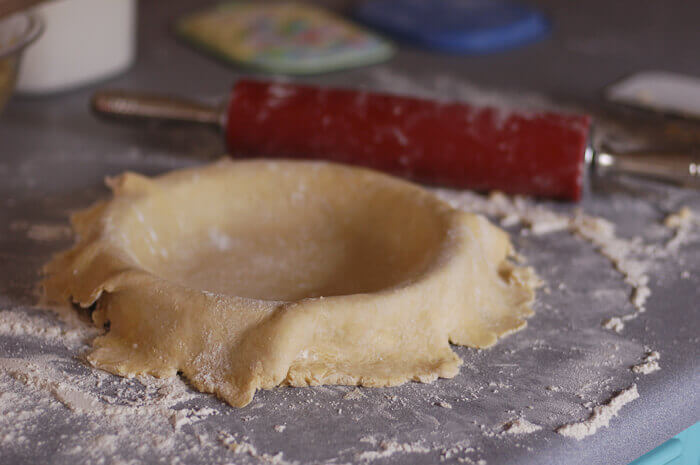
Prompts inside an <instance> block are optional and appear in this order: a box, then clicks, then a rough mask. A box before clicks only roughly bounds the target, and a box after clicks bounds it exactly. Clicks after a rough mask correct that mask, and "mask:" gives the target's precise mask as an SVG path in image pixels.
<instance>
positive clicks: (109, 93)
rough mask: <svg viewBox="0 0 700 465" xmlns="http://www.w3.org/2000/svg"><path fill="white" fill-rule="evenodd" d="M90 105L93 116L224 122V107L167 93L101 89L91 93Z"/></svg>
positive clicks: (180, 121)
mask: <svg viewBox="0 0 700 465" xmlns="http://www.w3.org/2000/svg"><path fill="white" fill-rule="evenodd" d="M90 106H91V108H92V111H93V112H94V113H95V114H96V115H99V116H103V117H107V118H110V119H116V120H120V121H131V122H143V121H146V120H148V121H152V120H156V121H161V122H168V123H200V124H207V125H212V126H217V127H219V128H221V127H223V125H224V124H225V112H224V111H223V107H218V106H213V105H206V104H203V103H200V102H196V101H193V100H188V99H184V98H181V97H173V96H168V95H158V94H148V93H141V92H131V91H124V90H100V91H97V92H95V93H94V94H93V96H92V99H91V100H90Z"/></svg>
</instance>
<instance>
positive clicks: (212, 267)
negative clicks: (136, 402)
mask: <svg viewBox="0 0 700 465" xmlns="http://www.w3.org/2000/svg"><path fill="white" fill-rule="evenodd" d="M108 184H109V185H110V187H111V188H112V190H113V191H114V196H113V198H112V199H111V200H108V201H105V202H99V203H97V204H95V205H94V206H92V207H90V208H88V209H87V210H84V211H81V212H79V213H77V214H75V215H74V217H73V218H72V223H73V228H74V230H75V232H76V233H77V234H78V236H79V241H78V242H77V244H76V245H75V246H74V247H73V248H72V249H71V250H69V251H67V252H64V253H62V254H59V255H57V256H56V257H55V258H54V259H53V260H52V261H51V262H50V263H49V264H48V265H47V266H46V269H45V271H46V273H47V278H46V279H45V281H44V288H45V291H46V296H47V297H48V298H49V300H50V301H53V302H57V301H59V302H66V301H72V302H74V303H78V304H80V305H81V306H82V307H89V306H91V305H93V304H95V303H96V309H95V311H94V312H93V313H92V318H93V320H94V322H95V324H96V325H98V326H103V325H104V326H105V327H108V331H107V332H106V334H105V335H103V336H100V337H98V338H97V339H96V340H95V341H94V348H93V350H92V352H91V353H90V354H89V356H88V359H89V361H90V362H91V363H92V364H93V365H95V366H97V367H99V368H102V369H104V370H107V371H110V372H112V373H116V374H119V375H122V376H134V375H139V374H150V375H154V376H158V377H167V376H174V375H175V374H176V373H178V372H181V373H182V374H184V375H185V376H186V377H187V378H188V379H189V381H190V382H191V383H192V385H193V386H195V387H196V388H197V389H199V390H201V391H205V392H212V393H215V394H217V395H218V396H220V397H221V398H223V399H224V400H226V401H227V402H228V403H230V404H231V405H234V406H244V405H246V404H248V403H249V402H250V401H251V400H252V398H253V395H254V393H255V391H256V390H257V389H259V388H263V389H270V388H272V387H274V386H277V385H280V384H288V385H292V386H307V385H318V384H350V385H354V384H358V385H364V386H394V385H398V384H401V383H404V382H406V381H408V380H416V381H423V382H431V381H433V380H435V379H436V378H437V377H445V378H450V377H453V376H455V375H456V374H457V372H458V369H459V366H460V364H461V360H460V358H459V357H458V356H457V355H456V354H455V353H454V352H453V351H452V350H451V349H450V345H449V343H450V342H451V343H454V344H460V345H467V346H471V347H488V346H490V345H492V344H494V343H495V342H496V340H497V339H498V338H499V337H501V336H503V335H505V334H507V333H510V332H513V331H515V330H517V329H520V328H522V327H524V326H525V320H524V318H526V317H527V316H529V315H531V314H532V310H531V309H530V307H529V305H530V303H531V302H532V300H533V297H534V290H533V289H534V282H535V277H534V273H533V272H532V270H531V269H529V268H524V267H517V266H515V265H513V264H512V263H511V262H509V261H508V259H507V258H508V255H509V254H510V253H511V252H512V247H511V244H510V241H509V240H508V236H507V234H506V233H505V232H503V231H502V230H500V229H499V228H497V227H495V226H493V225H491V224H490V223H489V222H488V221H487V220H486V219H484V218H483V217H481V216H478V215H472V214H468V213H464V212H460V211H457V210H455V209H453V208H452V207H450V206H449V205H447V204H446V203H444V202H443V201H441V200H439V199H438V198H437V197H436V196H434V195H433V194H432V193H430V192H429V191H427V190H425V189H423V188H421V187H418V186H416V185H413V184H410V183H407V182H404V181H401V180H398V179H395V178H392V177H389V176H386V175H383V174H379V173H376V172H373V171H370V170H366V169H360V168H350V167H345V166H342V165H335V164H329V163H322V162H290V161H237V162H233V161H221V162H217V163H215V164H212V165H209V166H205V167H200V168H194V169H186V170H181V171H176V172H172V173H169V174H166V175H163V176H160V177H156V178H147V177H144V176H141V175H138V174H134V173H126V174H123V175H121V176H119V177H117V178H115V179H111V180H109V181H108ZM107 324H108V326H107Z"/></svg>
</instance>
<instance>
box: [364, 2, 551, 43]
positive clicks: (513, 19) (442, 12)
mask: <svg viewBox="0 0 700 465" xmlns="http://www.w3.org/2000/svg"><path fill="white" fill-rule="evenodd" d="M354 16H355V17H356V18H357V19H358V20H359V21H360V22H363V23H365V24H367V25H369V26H371V27H374V28H376V29H378V30H380V31H383V32H384V33H386V34H388V35H389V36H390V37H392V38H395V39H397V40H401V41H404V42H406V43H409V44H413V45H418V46H420V47H425V48H429V49H432V50H438V51H444V52H453V53H463V54H482V53H493V52H498V51H502V50H507V49H511V48H515V47H520V46H523V45H525V44H528V43H531V42H535V41H537V40H541V39H543V38H545V37H546V36H547V35H548V33H549V28H550V26H549V23H548V21H547V20H546V19H545V17H544V15H543V14H542V13H541V12H540V11H539V10H537V9H534V8H531V7H529V6H527V5H524V4H521V3H516V2H512V1H509V0H368V1H365V2H361V3H359V5H358V6H357V7H356V8H355V10H354Z"/></svg>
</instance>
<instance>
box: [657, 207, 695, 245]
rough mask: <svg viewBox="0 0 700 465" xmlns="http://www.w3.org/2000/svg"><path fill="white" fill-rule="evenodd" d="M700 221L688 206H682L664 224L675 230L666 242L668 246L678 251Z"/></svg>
mask: <svg viewBox="0 0 700 465" xmlns="http://www.w3.org/2000/svg"><path fill="white" fill-rule="evenodd" d="M697 222H698V217H697V215H695V214H694V213H693V211H692V210H691V209H690V208H688V207H682V208H681V209H680V210H678V211H677V212H676V213H672V214H670V215H668V216H667V217H666V219H665V220H664V226H666V227H667V228H670V229H672V230H674V231H675V234H674V235H673V237H672V238H671V240H669V241H668V242H667V243H666V248H667V249H669V250H670V251H673V252H676V251H678V249H679V248H680V246H681V245H683V244H684V243H685V242H686V240H687V239H688V236H689V234H690V231H691V229H692V227H693V225H694V224H695V223H697Z"/></svg>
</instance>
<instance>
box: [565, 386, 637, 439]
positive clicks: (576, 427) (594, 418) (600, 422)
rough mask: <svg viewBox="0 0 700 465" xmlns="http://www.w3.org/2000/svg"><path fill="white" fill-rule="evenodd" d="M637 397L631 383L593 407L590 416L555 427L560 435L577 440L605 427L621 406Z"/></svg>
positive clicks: (634, 387) (635, 389)
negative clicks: (577, 421) (604, 401)
mask: <svg viewBox="0 0 700 465" xmlns="http://www.w3.org/2000/svg"><path fill="white" fill-rule="evenodd" d="M638 397H639V393H638V392H637V385H636V384H633V385H632V386H630V387H628V388H627V389H624V390H622V391H620V392H619V393H618V394H617V395H615V396H614V397H613V398H612V399H610V400H609V401H608V403H607V404H605V405H599V406H597V407H594V408H593V413H592V414H591V416H590V417H589V418H588V419H587V420H584V421H582V422H579V423H571V424H568V425H564V426H560V427H559V428H557V433H559V434H561V435H562V436H567V437H570V438H574V439H576V440H577V441H580V440H581V439H583V438H585V437H587V436H590V435H592V434H595V432H596V431H598V429H599V428H605V427H607V426H608V425H609V424H610V420H611V419H613V418H614V417H616V416H617V414H618V412H619V411H620V409H621V408H622V407H624V406H625V405H627V404H628V403H630V402H632V401H633V400H635V399H637V398H638Z"/></svg>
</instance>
